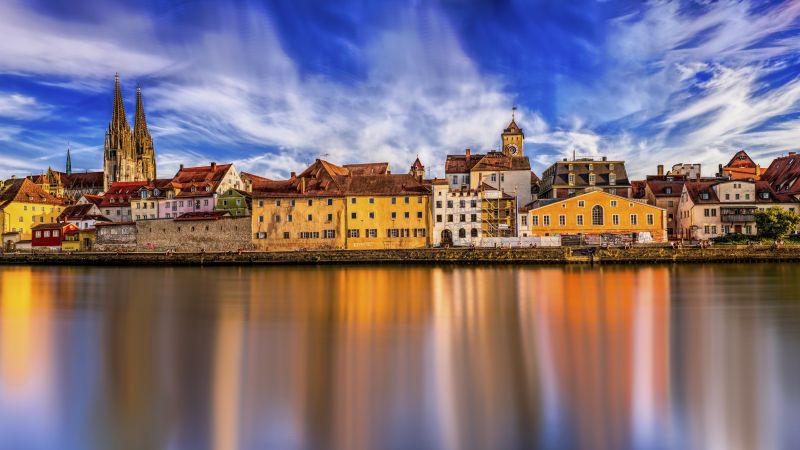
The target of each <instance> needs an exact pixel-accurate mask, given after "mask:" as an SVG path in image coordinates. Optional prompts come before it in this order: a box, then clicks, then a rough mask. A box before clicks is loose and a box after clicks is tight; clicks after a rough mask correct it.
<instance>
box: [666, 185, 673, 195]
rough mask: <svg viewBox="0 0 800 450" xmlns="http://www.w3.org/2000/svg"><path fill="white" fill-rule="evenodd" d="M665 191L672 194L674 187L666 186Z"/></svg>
mask: <svg viewBox="0 0 800 450" xmlns="http://www.w3.org/2000/svg"><path fill="white" fill-rule="evenodd" d="M664 193H665V194H672V188H671V187H665V188H664Z"/></svg>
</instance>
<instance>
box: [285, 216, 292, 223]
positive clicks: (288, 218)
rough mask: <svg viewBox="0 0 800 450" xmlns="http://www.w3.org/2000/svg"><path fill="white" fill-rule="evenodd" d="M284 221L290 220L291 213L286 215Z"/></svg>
mask: <svg viewBox="0 0 800 450" xmlns="http://www.w3.org/2000/svg"><path fill="white" fill-rule="evenodd" d="M286 221H287V222H291V221H292V215H291V214H287V215H286Z"/></svg>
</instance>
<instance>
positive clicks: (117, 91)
mask: <svg viewBox="0 0 800 450" xmlns="http://www.w3.org/2000/svg"><path fill="white" fill-rule="evenodd" d="M111 124H112V125H117V126H120V125H122V126H124V127H127V126H128V119H127V117H125V103H124V102H123V101H122V88H121V87H120V85H119V72H117V73H116V74H115V75H114V112H113V114H112V115H111Z"/></svg>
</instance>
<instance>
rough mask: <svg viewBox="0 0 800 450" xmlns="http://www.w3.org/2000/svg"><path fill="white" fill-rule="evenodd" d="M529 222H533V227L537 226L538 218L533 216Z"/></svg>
mask: <svg viewBox="0 0 800 450" xmlns="http://www.w3.org/2000/svg"><path fill="white" fill-rule="evenodd" d="M531 220H532V221H533V226H535V227H537V226H539V216H533V217H532V219H531Z"/></svg>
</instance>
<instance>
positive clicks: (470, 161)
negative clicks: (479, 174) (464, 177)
mask: <svg viewBox="0 0 800 450" xmlns="http://www.w3.org/2000/svg"><path fill="white" fill-rule="evenodd" d="M484 156H486V155H483V154H480V153H476V154H470V155H469V157H467V155H447V159H446V160H445V162H444V173H446V174H449V173H468V172H469V171H470V170H472V168H473V167H474V166H475V164H478V161H480V160H481V159H482V158H483V157H484Z"/></svg>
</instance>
